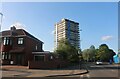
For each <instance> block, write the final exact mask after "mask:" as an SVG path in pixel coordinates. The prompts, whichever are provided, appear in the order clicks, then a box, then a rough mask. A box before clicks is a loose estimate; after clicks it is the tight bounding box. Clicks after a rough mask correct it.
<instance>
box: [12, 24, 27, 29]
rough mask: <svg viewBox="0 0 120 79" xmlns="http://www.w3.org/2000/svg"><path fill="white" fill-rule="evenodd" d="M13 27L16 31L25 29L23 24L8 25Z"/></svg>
mask: <svg viewBox="0 0 120 79" xmlns="http://www.w3.org/2000/svg"><path fill="white" fill-rule="evenodd" d="M13 26H15V27H16V29H25V27H26V26H25V25H24V24H21V23H19V22H15V23H14V24H12V25H10V27H13Z"/></svg>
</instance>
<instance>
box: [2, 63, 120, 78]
mask: <svg viewBox="0 0 120 79" xmlns="http://www.w3.org/2000/svg"><path fill="white" fill-rule="evenodd" d="M86 66H87V67H86V68H88V69H87V70H86V69H85V68H82V69H81V70H80V69H79V66H78V65H77V66H73V67H68V68H64V69H45V70H42V69H28V68H27V67H26V66H3V67H2V70H3V71H2V74H3V78H7V77H8V79H11V78H9V77H13V78H19V79H20V78H21V79H27V78H29V79H30V78H31V79H33V78H35V79H101V78H102V79H120V64H119V65H118V64H111V65H110V64H103V65H95V63H87V65H86Z"/></svg>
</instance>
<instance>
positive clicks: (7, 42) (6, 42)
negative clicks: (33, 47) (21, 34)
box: [3, 37, 10, 45]
mask: <svg viewBox="0 0 120 79" xmlns="http://www.w3.org/2000/svg"><path fill="white" fill-rule="evenodd" d="M3 44H4V45H9V44H10V38H9V37H4V43H3Z"/></svg>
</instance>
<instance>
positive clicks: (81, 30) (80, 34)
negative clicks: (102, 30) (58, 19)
mask: <svg viewBox="0 0 120 79" xmlns="http://www.w3.org/2000/svg"><path fill="white" fill-rule="evenodd" d="M80 31H82V29H80ZM80 35H81V34H80ZM80 37H81V36H80ZM80 50H81V39H80Z"/></svg>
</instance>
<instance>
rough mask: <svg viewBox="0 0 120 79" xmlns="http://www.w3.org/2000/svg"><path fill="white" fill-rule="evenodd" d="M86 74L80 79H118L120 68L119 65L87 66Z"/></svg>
mask: <svg viewBox="0 0 120 79" xmlns="http://www.w3.org/2000/svg"><path fill="white" fill-rule="evenodd" d="M87 67H88V70H89V73H88V74H84V75H80V77H87V78H96V79H97V78H100V77H103V78H107V77H111V78H115V77H118V78H120V66H119V65H113V64H112V65H110V64H103V65H95V64H93V63H92V64H88V66H87Z"/></svg>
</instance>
